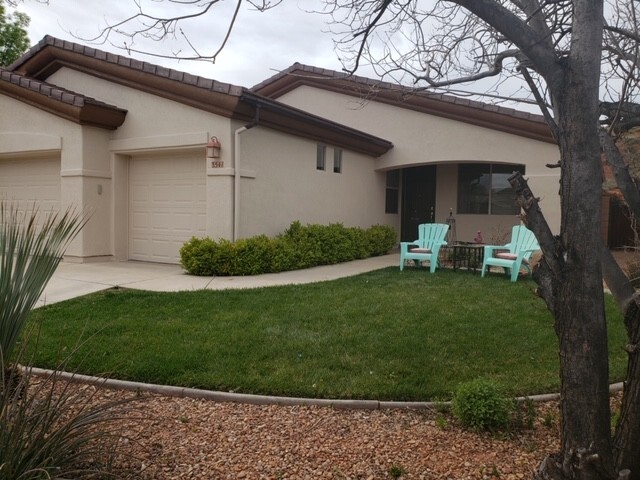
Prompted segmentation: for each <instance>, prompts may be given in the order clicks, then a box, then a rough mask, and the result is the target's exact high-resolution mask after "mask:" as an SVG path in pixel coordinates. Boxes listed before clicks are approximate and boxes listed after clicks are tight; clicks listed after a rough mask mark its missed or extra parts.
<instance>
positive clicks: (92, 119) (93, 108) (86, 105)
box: [0, 80, 127, 130]
mask: <svg viewBox="0 0 640 480" xmlns="http://www.w3.org/2000/svg"><path fill="white" fill-rule="evenodd" d="M0 94H3V95H7V96H8V97H11V98H13V99H15V100H18V101H20V102H23V103H26V104H28V105H31V106H33V107H36V108H39V109H41V110H44V111H46V112H49V113H51V114H53V115H56V116H58V117H61V118H64V119H66V120H70V121H72V122H74V123H78V124H80V125H88V126H93V127H99V128H104V129H107V130H115V129H116V128H118V127H119V126H120V125H122V124H123V123H124V120H125V117H126V114H127V111H126V110H122V109H117V108H113V107H109V106H105V105H102V104H94V103H91V102H88V101H82V102H75V103H67V102H63V101H61V100H57V99H55V98H52V97H49V96H47V95H44V94H42V93H39V92H36V91H34V90H30V89H28V88H25V87H23V86H20V85H17V84H14V83H11V82H8V81H4V80H2V81H0Z"/></svg>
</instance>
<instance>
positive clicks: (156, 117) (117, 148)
mask: <svg viewBox="0 0 640 480" xmlns="http://www.w3.org/2000/svg"><path fill="white" fill-rule="evenodd" d="M48 81H49V82H51V83H54V84H59V85H63V86H64V87H65V88H68V89H70V90H74V91H78V92H82V93H83V94H85V95H87V96H91V97H94V98H96V99H98V100H101V101H104V102H106V103H109V104H113V105H116V106H119V107H121V108H126V109H127V110H128V114H127V117H126V120H125V123H124V124H123V125H122V126H121V127H120V128H118V129H117V130H115V131H113V132H108V139H107V141H106V144H105V143H104V142H102V140H101V139H97V138H96V139H93V140H94V141H93V142H92V145H93V148H95V149H96V151H101V152H104V153H105V154H106V156H107V157H108V158H109V160H108V163H109V165H110V167H109V169H108V170H109V172H110V175H111V176H110V178H108V179H106V178H102V177H100V176H96V178H91V179H88V178H85V179H84V184H85V188H84V190H83V194H84V196H85V198H84V201H85V203H92V204H97V205H99V206H98V207H97V208H102V200H106V199H109V201H110V202H111V207H110V208H111V220H110V223H109V224H104V225H103V233H104V235H103V237H102V238H101V241H103V242H104V241H107V239H108V241H109V243H110V244H111V246H112V247H111V252H112V254H113V255H115V257H116V258H118V259H126V258H127V238H128V237H127V215H128V210H127V209H128V200H127V195H128V191H127V185H128V171H127V165H128V162H129V159H130V158H132V157H135V156H136V155H141V154H145V155H146V154H150V153H154V152H156V153H158V154H161V153H167V152H191V154H194V155H197V154H201V155H202V159H203V162H205V151H204V145H205V144H206V142H207V140H208V138H209V137H210V136H211V135H215V136H217V137H218V139H219V141H220V143H221V144H222V151H221V158H220V160H221V161H222V162H223V163H224V166H223V167H222V168H213V167H212V166H211V165H207V168H206V175H207V206H208V207H207V234H208V235H210V236H211V237H213V238H229V239H233V238H243V237H249V236H253V235H257V234H262V233H265V234H268V235H275V234H277V233H280V232H282V231H283V230H284V229H285V228H287V227H288V226H289V224H290V223H291V222H292V221H294V220H300V221H301V222H303V223H330V222H342V223H344V224H345V225H348V226H362V227H368V226H370V225H372V224H375V223H384V224H390V225H392V226H394V227H399V219H398V215H386V214H385V213H384V186H385V174H384V173H383V172H376V171H375V170H374V165H375V159H374V158H372V157H367V156H365V155H360V154H355V153H353V152H348V151H344V152H343V160H342V161H343V173H341V174H336V173H333V168H332V166H333V147H332V146H331V145H329V146H328V148H327V157H328V158H327V170H326V171H324V172H319V171H317V170H316V142H314V141H311V140H306V139H301V138H298V137H294V136H290V135H286V134H284V133H279V132H275V131H272V130H268V129H265V128H262V127H255V128H253V129H250V130H246V131H243V132H242V133H240V134H238V135H236V132H239V131H240V130H242V127H243V124H242V123H239V122H237V121H231V120H229V119H227V118H224V117H220V116H217V115H214V114H210V113H207V112H203V111H199V110H197V109H194V108H192V107H188V106H185V105H182V104H179V103H176V102H173V101H170V100H166V99H163V98H159V97H156V96H153V95H150V94H146V93H143V92H140V91H137V90H135V89H132V88H127V87H122V86H119V85H115V84H112V83H111V82H108V81H105V80H101V79H98V78H94V77H91V76H88V75H86V74H83V73H81V72H78V71H75V70H72V69H66V68H63V69H61V70H59V71H58V72H56V73H55V74H54V75H52V76H51V77H50V78H49V79H48ZM87 145H88V144H87ZM236 148H237V152H236ZM90 150H91V148H88V149H87V151H86V154H87V155H86V159H87V170H91V171H93V170H96V171H101V170H102V167H103V166H104V162H103V159H102V157H101V158H100V159H93V158H90ZM198 152H199V153H198ZM236 153H237V155H238V157H239V158H240V159H241V165H240V169H239V171H240V178H239V179H238V180H236V177H235V171H236V165H234V161H235V158H236V155H235V154H236ZM89 163H91V168H88V167H89ZM107 180H109V182H107ZM75 181H77V179H76V180H75ZM102 184H104V185H108V186H109V191H108V193H107V194H105V187H104V185H103V189H102V191H103V193H102V194H101V196H100V197H98V198H97V194H96V192H98V189H99V185H102ZM236 184H237V185H239V189H238V195H239V198H238V209H237V210H236V209H235V205H234V203H235V195H234V190H235V185H236ZM74 191H78V188H77V187H76V188H74ZM236 212H237V213H236ZM107 225H108V226H109V228H110V229H111V231H110V232H109V231H107ZM85 248H86V246H85Z"/></svg>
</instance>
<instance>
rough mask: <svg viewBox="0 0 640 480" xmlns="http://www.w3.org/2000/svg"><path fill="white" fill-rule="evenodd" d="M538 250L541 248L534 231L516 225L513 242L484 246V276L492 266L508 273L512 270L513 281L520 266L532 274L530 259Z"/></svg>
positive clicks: (512, 233) (513, 230) (512, 237)
mask: <svg viewBox="0 0 640 480" xmlns="http://www.w3.org/2000/svg"><path fill="white" fill-rule="evenodd" d="M496 250H497V252H496ZM537 250H540V245H539V244H538V240H536V236H535V235H534V234H533V232H532V231H531V230H529V229H528V228H527V227H525V226H523V225H516V226H514V227H513V229H512V230H511V242H509V243H507V244H506V245H486V246H485V247H484V261H483V262H482V276H483V277H484V274H485V272H486V271H487V270H488V269H489V268H490V267H491V266H496V267H502V268H504V271H505V273H506V274H507V275H509V272H511V281H512V282H515V281H516V280H518V274H519V273H520V268H525V269H526V270H528V271H529V274H531V267H530V266H529V260H530V259H531V255H532V254H533V252H535V251H537Z"/></svg>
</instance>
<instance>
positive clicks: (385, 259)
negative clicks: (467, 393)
mask: <svg viewBox="0 0 640 480" xmlns="http://www.w3.org/2000/svg"><path fill="white" fill-rule="evenodd" d="M399 262H400V255H399V254H398V253H393V254H390V255H385V256H382V257H373V258H367V259H365V260H355V261H353V262H346V263H340V264H338V265H326V266H322V267H314V268H309V269H306V270H294V271H291V272H281V273H269V274H266V275H254V276H246V277H196V276H193V275H187V274H186V273H185V272H184V270H182V268H181V267H180V266H179V265H166V264H158V263H144V262H101V263H61V264H60V265H59V266H58V269H57V270H56V272H55V273H54V274H53V277H52V278H51V281H50V282H49V284H48V285H47V288H46V289H45V291H44V292H43V294H42V296H41V297H40V299H39V300H38V306H42V305H49V304H52V303H56V302H61V301H63V300H68V299H70V298H74V297H79V296H82V295H87V294H89V293H94V292H99V291H101V290H106V289H109V288H113V287H123V288H133V289H137V290H150V291H154V292H178V291H183V290H202V289H208V290H224V289H230V288H259V287H272V286H276V285H291V284H302V283H313V282H322V281H326V280H335V279H337V278H342V277H349V276H351V275H357V274H360V273H364V272H369V271H372V270H378V269H380V268H385V267H389V266H397V265H398V264H399Z"/></svg>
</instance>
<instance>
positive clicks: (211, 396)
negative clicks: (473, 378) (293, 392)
mask: <svg viewBox="0 0 640 480" xmlns="http://www.w3.org/2000/svg"><path fill="white" fill-rule="evenodd" d="M24 370H25V371H27V372H29V373H31V374H33V375H36V376H39V377H49V376H57V377H59V378H61V379H63V380H66V381H69V382H74V383H85V384H89V385H96V386H101V387H105V388H109V389H112V390H128V391H134V392H146V393H157V394H159V395H164V396H168V397H179V398H194V399H201V400H209V401H213V402H232V403H244V404H250V405H280V406H306V407H311V406H317V407H333V408H344V409H357V410H390V409H412V410H425V409H432V408H438V407H442V406H449V405H450V404H451V402H395V401H379V400H340V399H325V398H301V397H278V396H272V395H253V394H249V393H235V392H219V391H212V390H203V389H198V388H187V387H174V386H170V385H157V384H153V383H140V382H132V381H129V380H117V379H112V378H105V377H96V376H91V375H81V374H79V373H72V372H63V371H56V370H47V369H42V368H35V367H24ZM623 385H624V384H623V383H622V382H620V383H615V384H612V385H611V386H610V387H609V390H610V391H611V392H617V391H620V390H622V388H623ZM559 398H560V394H559V393H548V394H541V395H530V396H526V397H517V398H516V400H517V401H525V400H532V401H534V402H547V401H551V400H557V399H559Z"/></svg>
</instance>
